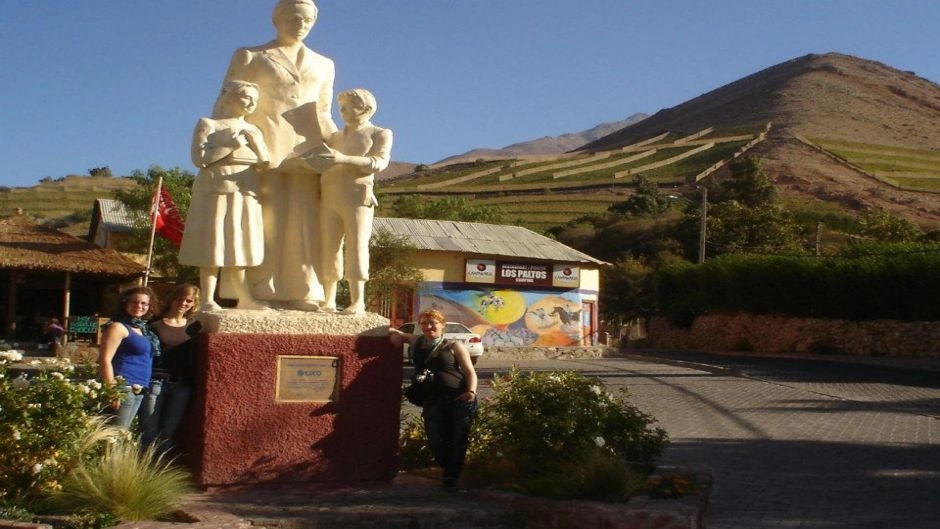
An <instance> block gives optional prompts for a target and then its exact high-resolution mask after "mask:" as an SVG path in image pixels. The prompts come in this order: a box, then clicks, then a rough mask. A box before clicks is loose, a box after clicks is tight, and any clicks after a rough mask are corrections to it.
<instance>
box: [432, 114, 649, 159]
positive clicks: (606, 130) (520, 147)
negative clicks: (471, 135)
mask: <svg viewBox="0 0 940 529" xmlns="http://www.w3.org/2000/svg"><path fill="white" fill-rule="evenodd" d="M647 117H649V114H644V113H642V112H636V113H634V114H632V115H631V116H629V117H627V118H626V119H622V120H620V121H613V122H605V123H600V124H598V125H595V126H594V127H591V128H589V129H586V130H582V131H580V132H567V133H564V134H559V135H558V136H542V137H541V138H537V139H534V140H528V141H521V142H518V143H513V144H511V145H507V146H505V147H502V148H499V149H495V148H486V147H480V148H476V149H471V150H469V151H467V152H465V153H462V154H455V155H453V156H448V157H447V158H444V159H442V160H438V161H436V162H434V163H433V164H431V166H432V167H441V166H445V165H451V164H455V163H462V162H472V161H476V160H479V159H484V160H493V159H503V158H521V157H525V156H531V155H539V154H562V153H566V152H569V151H573V150H575V149H578V148H579V147H581V146H583V145H585V144H587V143H590V142H592V141H595V140H597V139H600V138H602V137H605V136H607V135H609V134H611V133H613V132H616V131H618V130H621V129H623V128H624V127H627V126H630V125H632V124H634V123H637V122H639V121H642V120H643V119H646V118H647Z"/></svg>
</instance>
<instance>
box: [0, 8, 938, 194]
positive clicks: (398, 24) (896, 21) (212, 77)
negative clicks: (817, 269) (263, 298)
mask: <svg viewBox="0 0 940 529" xmlns="http://www.w3.org/2000/svg"><path fill="white" fill-rule="evenodd" d="M274 3H275V0H159V1H138V0H0V50H2V52H0V71H2V78H3V82H0V95H2V98H0V101H2V103H0V159H2V160H3V163H2V164H0V184H2V185H12V186H27V185H33V184H35V183H36V182H37V181H38V180H39V179H40V178H43V177H45V176H52V177H60V176H64V175H66V174H87V171H88V169H90V168H92V167H99V166H105V165H107V166H110V167H111V168H112V171H113V172H114V173H115V174H118V175H125V174H129V173H130V172H131V171H132V170H134V169H141V170H146V169H147V168H148V167H150V166H151V165H161V166H163V167H176V166H179V167H182V168H184V169H189V170H192V166H191V163H190V161H189V142H190V135H191V132H192V128H193V125H194V124H195V122H196V120H197V119H198V118H199V117H201V116H204V115H207V114H208V113H209V112H210V109H211V106H212V103H213V100H214V98H215V95H216V94H217V92H218V89H219V84H220V81H221V78H222V75H223V74H224V71H225V68H226V66H227V65H228V61H229V58H230V57H231V54H232V52H233V51H234V50H235V48H237V47H239V46H248V45H257V44H262V43H264V42H267V41H268V40H270V39H271V38H272V37H273V36H274V29H273V27H272V25H271V16H270V15H271V10H272V7H273V6H274ZM318 5H319V7H320V18H319V21H318V22H317V25H316V27H314V29H313V31H312V33H311V35H310V36H309V37H308V38H307V41H306V42H307V45H308V46H310V47H311V48H313V49H315V50H317V51H319V52H320V53H323V54H324V55H327V56H328V57H331V58H332V59H333V60H334V61H335V63H336V69H337V77H336V87H335V88H336V90H337V91H339V90H344V89H349V88H354V87H360V86H361V87H364V88H368V89H370V90H371V91H372V92H374V93H375V94H376V96H377V98H378V101H379V112H378V114H377V115H376V117H375V119H374V121H375V122H376V123H377V124H380V125H383V126H386V127H389V128H391V129H393V130H394V132H395V147H394V149H393V152H392V155H393V159H395V160H399V161H408V162H415V163H432V162H435V161H437V160H439V159H442V158H445V157H447V156H450V155H453V154H459V153H462V152H464V151H467V150H470V149H472V148H476V147H503V146H506V145H508V144H511V143H515V142H518V141H525V140H530V139H535V138H538V137H541V136H547V135H558V134H562V133H565V132H576V131H580V130H584V129H587V128H590V127H593V126H594V125H597V124H599V123H602V122H607V121H616V120H620V119H624V118H626V117H627V116H629V115H631V114H633V113H636V112H645V113H648V114H652V113H654V112H656V111H657V110H659V109H662V108H668V107H671V106H674V105H677V104H679V103H682V102H683V101H686V100H688V99H690V98H692V97H695V96H697V95H699V94H702V93H704V92H707V91H709V90H712V89H714V88H717V87H720V86H722V85H724V84H726V83H729V82H732V81H734V80H736V79H739V78H741V77H743V76H745V75H748V74H751V73H754V72H756V71H758V70H761V69H763V68H766V67H769V66H772V65H774V64H777V63H780V62H783V61H786V60H788V59H792V58H795V57H798V56H801V55H805V54H807V53H826V52H830V51H836V52H841V53H846V54H849V55H855V56H858V57H862V58H866V59H872V60H876V61H880V62H883V63H885V64H887V65H889V66H893V67H895V68H898V69H901V70H912V71H914V72H916V73H917V74H918V75H920V76H922V77H925V78H927V79H930V80H932V81H934V82H937V81H940V60H938V59H937V56H938V55H937V54H938V47H940V44H938V41H937V35H938V34H940V2H936V1H935V0H895V1H893V2H886V1H884V0H766V1H765V0H712V1H704V0H687V1H679V0H578V1H575V0H462V1H458V0H397V1H396V0H320V1H319V2H318ZM334 106H335V105H334Z"/></svg>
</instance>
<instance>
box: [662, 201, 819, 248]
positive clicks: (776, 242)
mask: <svg viewBox="0 0 940 529" xmlns="http://www.w3.org/2000/svg"><path fill="white" fill-rule="evenodd" d="M706 219H707V220H706V227H705V233H706V241H707V252H706V253H707V255H710V256H714V255H721V254H729V253H794V252H802V251H803V250H802V241H803V235H804V234H803V233H802V232H801V229H800V227H799V226H798V225H797V224H796V223H795V222H794V221H793V217H792V215H791V214H790V213H789V212H787V211H786V210H783V209H781V208H779V207H777V206H772V205H766V206H760V207H747V206H746V205H744V204H742V203H740V202H738V201H736V200H731V201H728V202H721V203H718V204H712V205H710V206H709V208H708V215H707V217H706ZM699 222H700V216H699V212H698V211H693V212H690V213H689V214H687V215H686V217H685V218H684V219H683V220H682V223H681V224H680V226H679V228H678V230H677V238H678V239H679V240H681V241H682V242H683V245H684V247H685V249H686V256H687V257H688V258H689V259H690V260H691V259H693V258H694V256H695V255H697V253H698V238H699V226H700V225H699Z"/></svg>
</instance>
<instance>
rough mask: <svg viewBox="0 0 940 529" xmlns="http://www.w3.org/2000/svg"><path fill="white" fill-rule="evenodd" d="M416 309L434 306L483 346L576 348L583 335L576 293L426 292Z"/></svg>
mask: <svg viewBox="0 0 940 529" xmlns="http://www.w3.org/2000/svg"><path fill="white" fill-rule="evenodd" d="M419 303H420V309H419V310H424V309H428V308H435V309H438V310H440V311H441V312H443V313H444V315H445V316H446V317H447V319H448V321H459V322H461V323H463V324H464V325H466V326H467V327H470V329H471V330H473V332H475V333H477V334H479V335H480V336H482V337H483V344H484V345H488V346H489V345H503V346H524V345H536V346H550V345H578V344H580V343H581V339H582V337H583V335H584V333H585V332H587V331H586V330H585V328H584V326H583V325H582V320H583V318H582V314H581V296H580V294H578V293H577V291H570V292H544V291H542V292H539V291H524V290H523V291H520V290H508V289H492V288H491V289H480V290H467V289H460V290H446V289H444V288H436V287H432V288H427V289H425V290H423V291H422V292H421V294H420V301H419Z"/></svg>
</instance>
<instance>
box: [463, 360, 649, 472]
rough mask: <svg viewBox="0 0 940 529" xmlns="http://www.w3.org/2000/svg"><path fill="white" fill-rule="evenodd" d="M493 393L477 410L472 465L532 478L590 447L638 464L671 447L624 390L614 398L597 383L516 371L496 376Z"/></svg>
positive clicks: (470, 454) (575, 375) (568, 375)
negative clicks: (630, 401)
mask: <svg viewBox="0 0 940 529" xmlns="http://www.w3.org/2000/svg"><path fill="white" fill-rule="evenodd" d="M493 390H494V393H495V394H494V396H493V397H492V398H489V399H484V401H483V403H482V405H481V406H480V408H479V411H478V416H477V420H476V423H475V425H474V428H473V432H472V434H471V440H470V451H469V452H468V466H496V467H511V468H514V469H515V470H514V472H512V473H511V474H514V475H518V476H520V477H521V478H522V479H527V478H529V477H533V476H536V475H538V474H539V473H540V472H541V471H542V470H543V469H544V468H545V465H546V464H548V463H550V462H558V461H563V460H564V459H565V458H567V457H570V456H571V455H572V454H578V453H582V452H583V451H585V450H587V449H589V448H590V447H592V446H603V447H604V448H605V449H606V450H608V451H610V452H611V453H612V454H615V455H616V456H618V457H619V458H621V459H623V460H625V461H629V462H635V463H640V464H652V462H653V461H654V460H655V459H656V458H657V457H658V456H659V455H660V454H661V453H662V450H663V448H664V447H665V443H666V439H667V435H666V432H665V431H664V430H662V429H661V428H652V427H651V424H652V423H653V422H654V419H653V418H652V417H651V416H649V415H647V414H644V413H642V412H640V411H639V410H638V409H637V408H635V407H634V406H632V405H631V404H629V403H628V402H627V396H628V393H627V391H626V389H623V390H622V391H621V393H620V394H619V395H616V396H615V395H611V394H610V393H608V392H607V391H606V390H605V388H604V385H603V382H602V381H600V380H599V379H595V378H588V377H584V376H583V375H581V374H579V373H576V372H552V373H538V372H536V373H528V374H524V373H521V372H520V371H519V370H518V369H513V370H512V371H510V373H509V374H508V375H506V376H497V377H494V379H493Z"/></svg>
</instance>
